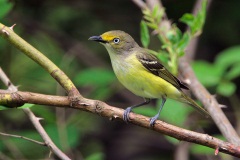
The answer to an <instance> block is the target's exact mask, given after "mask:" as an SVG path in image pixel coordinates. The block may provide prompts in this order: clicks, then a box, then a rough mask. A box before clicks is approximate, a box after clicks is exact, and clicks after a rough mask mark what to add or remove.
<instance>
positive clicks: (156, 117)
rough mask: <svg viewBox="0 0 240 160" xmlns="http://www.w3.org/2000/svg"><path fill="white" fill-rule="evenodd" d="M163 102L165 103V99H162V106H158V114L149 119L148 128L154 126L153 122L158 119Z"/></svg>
mask: <svg viewBox="0 0 240 160" xmlns="http://www.w3.org/2000/svg"><path fill="white" fill-rule="evenodd" d="M165 102H166V98H165V97H162V104H161V106H160V108H159V110H158V113H157V114H156V115H155V116H154V117H152V118H150V127H153V126H154V124H155V121H156V120H157V119H158V117H159V115H160V113H161V111H162V108H163V106H164V103H165Z"/></svg>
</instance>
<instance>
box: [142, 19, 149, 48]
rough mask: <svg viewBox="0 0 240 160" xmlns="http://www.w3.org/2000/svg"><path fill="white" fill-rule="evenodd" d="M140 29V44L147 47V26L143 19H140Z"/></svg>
mask: <svg viewBox="0 0 240 160" xmlns="http://www.w3.org/2000/svg"><path fill="white" fill-rule="evenodd" d="M140 31H141V32H140V33H141V42H142V45H143V47H145V48H147V47H148V45H149V43H150V36H149V31H148V27H147V24H146V22H145V21H141V24H140Z"/></svg>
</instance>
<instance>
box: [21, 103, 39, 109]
mask: <svg viewBox="0 0 240 160" xmlns="http://www.w3.org/2000/svg"><path fill="white" fill-rule="evenodd" d="M34 105H35V104H30V103H25V104H24V105H23V106H21V107H18V108H17V109H23V108H31V107H32V106H34Z"/></svg>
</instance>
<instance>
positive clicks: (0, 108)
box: [0, 105, 10, 110]
mask: <svg viewBox="0 0 240 160" xmlns="http://www.w3.org/2000/svg"><path fill="white" fill-rule="evenodd" d="M7 109H10V108H9V107H5V106H1V105H0V110H7Z"/></svg>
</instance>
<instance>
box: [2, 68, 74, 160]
mask: <svg viewBox="0 0 240 160" xmlns="http://www.w3.org/2000/svg"><path fill="white" fill-rule="evenodd" d="M0 79H1V80H2V81H3V83H4V84H5V85H6V86H7V87H8V91H7V92H11V94H12V95H13V96H18V94H16V92H17V91H18V89H17V87H16V86H14V85H13V84H12V82H11V81H10V80H9V78H8V77H7V75H6V74H5V73H4V72H3V70H2V69H1V67H0ZM4 92H6V91H4ZM0 97H1V95H0ZM17 98H18V99H22V97H21V96H20V97H17ZM50 98H51V97H50ZM47 99H48V98H45V99H44V100H43V99H39V100H40V102H44V101H47ZM57 102H58V103H59V101H57ZM60 102H61V101H60ZM16 103H17V104H16V105H14V106H18V105H19V104H23V103H24V102H17V101H16ZM58 103H56V104H58ZM23 111H24V112H25V113H26V114H27V116H28V118H29V119H30V121H31V122H32V124H33V125H34V127H35V128H36V130H37V131H38V133H39V134H40V136H41V137H42V139H43V140H44V142H45V143H42V142H38V141H35V140H32V139H29V138H26V137H22V136H19V138H23V139H26V140H29V141H32V142H35V143H37V144H41V143H42V145H43V144H44V146H48V147H49V148H50V150H51V151H52V152H53V153H54V154H55V155H56V156H58V157H59V158H61V159H64V160H70V158H68V157H67V155H65V154H64V153H63V152H62V151H61V150H60V149H59V148H57V146H56V145H55V144H54V143H53V141H52V140H51V138H50V137H49V136H48V134H47V132H46V131H45V130H44V128H43V127H42V125H41V123H40V122H39V118H38V117H36V116H35V115H34V113H33V112H32V111H31V110H30V109H29V108H24V109H23ZM3 134H4V133H1V135H3ZM5 136H12V137H17V135H9V134H5Z"/></svg>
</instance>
